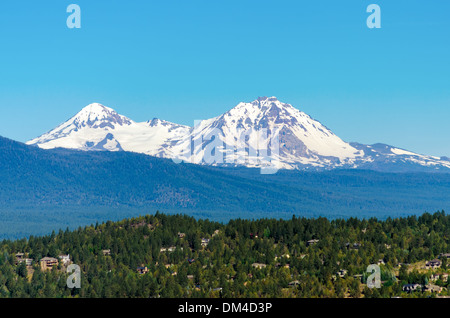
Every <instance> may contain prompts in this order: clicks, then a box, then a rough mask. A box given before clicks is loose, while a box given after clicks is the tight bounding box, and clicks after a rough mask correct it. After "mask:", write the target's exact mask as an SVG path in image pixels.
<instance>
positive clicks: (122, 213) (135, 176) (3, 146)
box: [0, 137, 450, 239]
mask: <svg viewBox="0 0 450 318" xmlns="http://www.w3.org/2000/svg"><path fill="white" fill-rule="evenodd" d="M330 207H333V208H332V209H330ZM448 207H450V174H445V173H435V174H433V173H411V174H406V173H397V174H395V173H380V172H375V171H363V170H335V171H327V172H305V171H290V170H280V171H279V172H278V173H276V174H274V175H261V174H260V170H259V169H248V168H216V167H204V166H199V165H192V164H175V163H174V162H172V161H171V160H168V159H160V158H155V157H150V156H146V155H143V154H136V153H128V152H117V153H114V152H84V151H74V150H65V149H54V150H42V149H38V148H36V147H31V146H26V145H24V144H21V143H18V142H15V141H12V140H8V139H5V138H1V137H0V217H1V220H2V222H0V239H1V238H22V237H27V236H29V235H30V234H32V235H43V234H47V233H50V232H51V231H52V230H53V229H54V230H58V229H60V228H66V227H67V226H69V227H70V228H71V229H73V228H76V227H77V226H79V225H86V224H90V223H92V222H95V221H96V220H100V221H106V220H120V219H123V218H125V217H131V216H136V215H139V214H140V213H148V212H153V211H156V210H157V209H158V210H160V211H162V210H163V211H165V212H168V213H185V214H189V215H192V216H195V217H197V218H209V219H210V220H214V221H221V222H226V221H228V220H230V219H232V218H238V217H242V218H261V217H276V218H290V217H291V216H292V215H293V214H295V215H297V216H308V217H317V216H326V217H328V218H337V217H349V216H354V217H365V218H370V217H372V216H374V217H377V218H380V219H384V218H386V217H387V216H392V217H395V216H402V215H410V214H422V213H424V212H425V211H437V210H441V209H447V208H448Z"/></svg>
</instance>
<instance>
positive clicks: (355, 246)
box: [345, 242, 361, 250]
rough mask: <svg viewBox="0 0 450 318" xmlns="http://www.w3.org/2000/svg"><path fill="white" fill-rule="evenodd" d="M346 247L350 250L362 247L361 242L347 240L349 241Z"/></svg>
mask: <svg viewBox="0 0 450 318" xmlns="http://www.w3.org/2000/svg"><path fill="white" fill-rule="evenodd" d="M345 247H346V248H347V249H349V250H359V248H360V247H361V244H360V243H350V242H347V243H345Z"/></svg>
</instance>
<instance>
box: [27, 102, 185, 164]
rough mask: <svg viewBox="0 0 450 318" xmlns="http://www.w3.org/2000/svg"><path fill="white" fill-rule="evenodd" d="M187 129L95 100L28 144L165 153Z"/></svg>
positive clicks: (49, 146) (152, 153)
mask: <svg viewBox="0 0 450 318" xmlns="http://www.w3.org/2000/svg"><path fill="white" fill-rule="evenodd" d="M188 131H189V127H186V126H182V125H177V124H173V123H170V122H167V121H164V120H159V119H156V118H155V119H153V120H151V121H147V122H143V123H137V122H134V121H132V120H131V119H129V118H127V117H125V116H122V115H119V114H118V113H117V112H116V111H114V110H113V109H111V108H109V107H106V106H103V105H101V104H98V103H94V104H90V105H88V106H86V107H84V108H83V109H82V110H81V111H80V112H79V113H78V114H76V115H75V116H73V117H72V118H70V119H69V120H68V121H66V122H64V123H62V124H61V125H59V126H58V127H56V128H55V129H53V130H51V131H49V132H48V133H46V134H44V135H42V136H40V137H38V138H36V139H33V140H30V141H28V142H27V144H28V145H38V146H39V147H40V148H43V149H52V148H70V149H80V150H108V151H131V152H139V153H145V154H148V155H153V156H158V155H160V156H162V157H164V154H162V155H161V154H160V152H161V151H162V150H164V149H165V148H166V147H167V145H169V144H170V142H169V140H170V139H174V138H175V139H176V138H179V137H180V136H183V135H185V134H186V133H187V132H188Z"/></svg>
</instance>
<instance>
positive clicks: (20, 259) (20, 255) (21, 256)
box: [15, 253, 33, 266]
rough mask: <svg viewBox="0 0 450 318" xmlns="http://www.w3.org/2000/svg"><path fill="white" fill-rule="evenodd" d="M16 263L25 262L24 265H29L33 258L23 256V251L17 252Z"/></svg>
mask: <svg viewBox="0 0 450 318" xmlns="http://www.w3.org/2000/svg"><path fill="white" fill-rule="evenodd" d="M15 256H16V264H21V263H23V262H25V265H26V266H31V265H32V264H33V259H31V258H24V256H25V254H24V253H17V254H16V255H15Z"/></svg>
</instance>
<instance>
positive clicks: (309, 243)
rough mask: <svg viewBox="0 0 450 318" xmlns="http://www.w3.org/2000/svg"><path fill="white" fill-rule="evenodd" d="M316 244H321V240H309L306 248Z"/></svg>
mask: <svg viewBox="0 0 450 318" xmlns="http://www.w3.org/2000/svg"><path fill="white" fill-rule="evenodd" d="M316 243H319V240H309V241H307V242H306V246H311V245H314V244H316Z"/></svg>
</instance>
